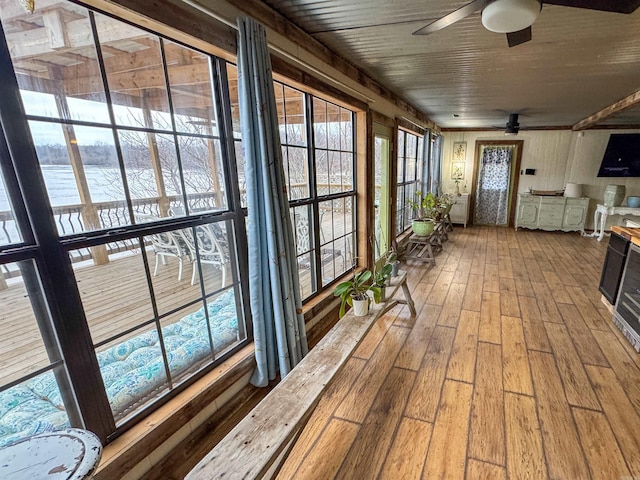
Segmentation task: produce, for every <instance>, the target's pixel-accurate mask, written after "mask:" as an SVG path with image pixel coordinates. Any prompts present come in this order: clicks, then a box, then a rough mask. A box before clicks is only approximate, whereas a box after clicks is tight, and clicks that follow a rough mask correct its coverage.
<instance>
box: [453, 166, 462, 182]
mask: <svg viewBox="0 0 640 480" xmlns="http://www.w3.org/2000/svg"><path fill="white" fill-rule="evenodd" d="M451 179H452V180H464V162H451Z"/></svg>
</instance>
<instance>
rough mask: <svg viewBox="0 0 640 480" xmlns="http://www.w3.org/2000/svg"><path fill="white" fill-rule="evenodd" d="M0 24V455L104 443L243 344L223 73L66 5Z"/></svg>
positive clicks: (234, 137)
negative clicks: (39, 446)
mask: <svg viewBox="0 0 640 480" xmlns="http://www.w3.org/2000/svg"><path fill="white" fill-rule="evenodd" d="M37 6H38V4H37V3H36V7H37ZM0 15H1V17H2V26H3V30H4V35H3V36H2V40H1V44H0V61H1V62H2V63H1V65H2V67H3V69H2V73H1V74H0V75H2V78H1V79H0V83H2V86H1V87H0V88H2V91H1V94H0V114H2V115H3V116H12V117H16V116H17V117H16V118H14V120H15V121H14V122H13V124H12V125H10V126H9V128H10V129H11V131H7V132H6V133H7V135H6V138H7V146H8V149H7V148H4V149H3V150H2V152H0V153H1V154H2V155H1V162H2V178H0V180H1V181H0V312H2V313H1V314H0V322H1V323H2V331H3V337H2V339H0V363H1V364H2V365H3V369H2V374H1V375H0V445H6V444H7V443H9V442H11V441H13V440H15V439H18V438H21V437H24V436H27V435H31V434H34V433H38V432H40V431H43V430H50V429H54V428H60V427H63V426H67V425H75V426H80V425H81V422H84V424H85V425H86V426H87V428H89V429H91V430H93V431H95V432H96V433H98V434H99V435H100V437H101V438H103V439H105V438H107V437H108V436H109V435H112V434H114V433H115V432H117V431H118V429H121V428H124V427H125V426H126V425H127V424H128V423H129V422H131V421H133V420H134V419H135V418H136V417H138V416H139V415H141V414H142V413H143V412H144V411H145V410H148V409H149V408H155V406H156V405H158V404H160V403H161V402H162V401H163V400H166V399H167V398H170V397H171V396H172V395H173V394H175V392H177V391H179V390H180V389H181V388H183V387H184V386H185V385H186V384H188V382H190V381H193V379H195V378H197V377H198V376H199V375H200V374H202V373H204V372H206V371H207V370H209V369H211V368H212V367H213V366H215V365H217V364H218V363H220V362H221V361H222V360H223V359H225V358H226V357H228V356H229V355H230V354H231V353H233V352H235V351H237V350H238V349H239V348H241V347H242V346H243V345H245V344H246V343H247V342H249V341H250V340H251V332H250V331H248V329H247V323H246V320H245V319H246V318H247V313H248V312H247V306H246V305H245V303H246V302H243V292H246V279H245V278H242V277H241V276H240V275H239V272H240V271H246V264H245V262H246V256H245V255H244V254H242V251H241V250H239V249H238V244H239V242H238V241H237V240H238V239H242V238H243V237H244V236H245V232H244V215H243V210H242V208H241V190H240V188H237V187H236V186H235V184H232V183H231V181H233V182H236V175H235V172H237V169H236V160H235V153H236V152H237V151H239V150H240V149H239V148H236V147H237V145H238V144H239V141H240V138H239V130H238V122H237V121H236V118H237V101H236V110H235V112H234V111H233V107H232V101H231V100H230V96H232V95H230V88H229V85H228V81H227V72H228V71H233V70H234V68H235V67H233V66H232V65H227V64H226V62H224V61H223V60H221V59H219V58H216V57H213V56H211V55H208V54H204V53H202V52H200V51H197V50H194V49H191V48H188V47H186V46H184V45H181V44H178V43H176V42H173V41H170V40H167V39H164V38H160V37H159V36H157V35H154V34H151V33H149V32H147V31H144V30H141V29H139V28H137V27H134V26H131V25H129V24H126V23H123V22H120V21H118V20H115V19H113V18H111V17H108V16H105V15H102V14H99V13H94V12H91V11H89V10H87V9H85V8H82V7H80V6H78V5H75V4H73V3H70V2H56V3H55V5H54V6H53V7H51V6H48V5H47V8H46V9H44V10H43V11H38V10H36V12H35V13H34V14H28V13H27V12H26V11H25V10H24V8H23V7H22V6H21V3H20V2H19V0H0ZM25 38H29V39H32V40H33V41H30V42H25V41H24V39H25ZM9 53H10V58H8V55H9ZM11 64H12V66H13V69H11V68H10V67H9V68H4V67H5V66H7V65H11ZM11 70H13V71H11ZM16 87H17V88H16ZM231 90H232V91H235V90H236V89H235V88H233V89H231ZM20 104H21V106H22V108H23V110H24V112H25V113H26V118H25V119H24V120H25V121H24V122H23V121H22V120H23V117H22V115H21V114H20ZM18 117H19V118H18ZM6 120H7V118H3V124H5V122H6ZM9 152H10V153H9ZM34 153H35V154H36V155H34ZM231 172H234V173H233V174H232V173H231ZM40 179H42V182H41V183H40ZM18 185H20V187H18ZM25 186H29V188H25ZM21 192H23V193H21ZM36 238H37V239H38V242H37V243H36V241H35V239H36ZM240 244H242V242H240ZM63 287H64V288H63ZM152 406H153V407H152ZM80 419H82V420H80Z"/></svg>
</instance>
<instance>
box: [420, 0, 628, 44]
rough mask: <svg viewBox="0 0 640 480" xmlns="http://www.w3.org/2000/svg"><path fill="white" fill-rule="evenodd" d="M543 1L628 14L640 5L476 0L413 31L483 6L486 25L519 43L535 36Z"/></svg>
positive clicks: (424, 31)
mask: <svg viewBox="0 0 640 480" xmlns="http://www.w3.org/2000/svg"><path fill="white" fill-rule="evenodd" d="M543 3H548V4H551V5H560V6H563V7H575V8H584V9H587V10H600V11H604V12H616V13H627V14H628V13H633V12H634V11H635V10H636V9H637V8H638V7H640V0H617V1H613V0H473V1H472V2H470V3H467V4H466V5H465V6H463V7H461V8H459V9H458V10H455V11H453V12H451V13H449V14H448V15H445V16H444V17H442V18H439V19H438V20H436V21H434V22H431V23H430V24H429V25H426V26H424V27H422V28H421V29H419V30H416V31H415V32H413V34H414V35H428V34H430V33H433V32H437V31H438V30H442V29H443V28H445V27H448V26H449V25H451V24H453V23H455V22H457V21H459V20H462V19H463V18H466V17H468V16H469V15H471V14H473V13H475V12H477V11H479V10H482V25H484V27H485V28H486V29H487V30H490V31H492V32H497V33H506V34H507V43H508V44H509V47H515V46H516V45H520V44H522V43H526V42H528V41H529V40H531V25H533V22H535V21H536V18H538V14H539V13H540V10H541V9H542V4H543Z"/></svg>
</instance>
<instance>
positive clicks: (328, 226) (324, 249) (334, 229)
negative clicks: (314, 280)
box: [319, 197, 354, 286]
mask: <svg viewBox="0 0 640 480" xmlns="http://www.w3.org/2000/svg"><path fill="white" fill-rule="evenodd" d="M352 202H353V198H352V197H344V198H339V199H335V200H329V201H326V202H321V203H320V204H319V208H320V210H319V211H320V262H321V267H322V284H323V286H324V285H327V284H328V283H330V282H332V281H333V280H334V279H335V278H337V277H338V276H340V275H341V274H343V273H344V272H346V271H347V270H348V269H349V268H351V262H350V261H349V260H348V259H350V258H351V256H352V249H351V244H350V241H349V242H345V238H351V234H352V233H353V229H354V216H353V209H352V208H351V206H352Z"/></svg>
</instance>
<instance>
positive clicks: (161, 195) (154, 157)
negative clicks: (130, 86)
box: [142, 90, 170, 217]
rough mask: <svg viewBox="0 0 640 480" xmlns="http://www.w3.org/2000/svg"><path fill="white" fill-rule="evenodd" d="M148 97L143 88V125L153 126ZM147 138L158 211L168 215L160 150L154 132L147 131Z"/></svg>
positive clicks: (162, 215)
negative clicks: (156, 191)
mask: <svg viewBox="0 0 640 480" xmlns="http://www.w3.org/2000/svg"><path fill="white" fill-rule="evenodd" d="M148 97H149V95H148V92H147V91H146V90H145V91H144V92H143V95H142V102H143V103H142V114H143V116H144V126H145V127H146V128H153V119H152V118H151V110H150V109H149V108H148V106H149V102H148V100H149V98H148ZM147 140H148V141H149V157H150V158H151V168H153V177H154V178H155V181H156V188H157V189H158V211H159V213H160V216H161V217H168V216H169V207H170V204H169V198H167V188H166V186H165V184H164V177H163V176H162V162H161V160H160V150H159V149H158V140H157V138H156V134H155V133H153V132H148V133H147Z"/></svg>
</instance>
